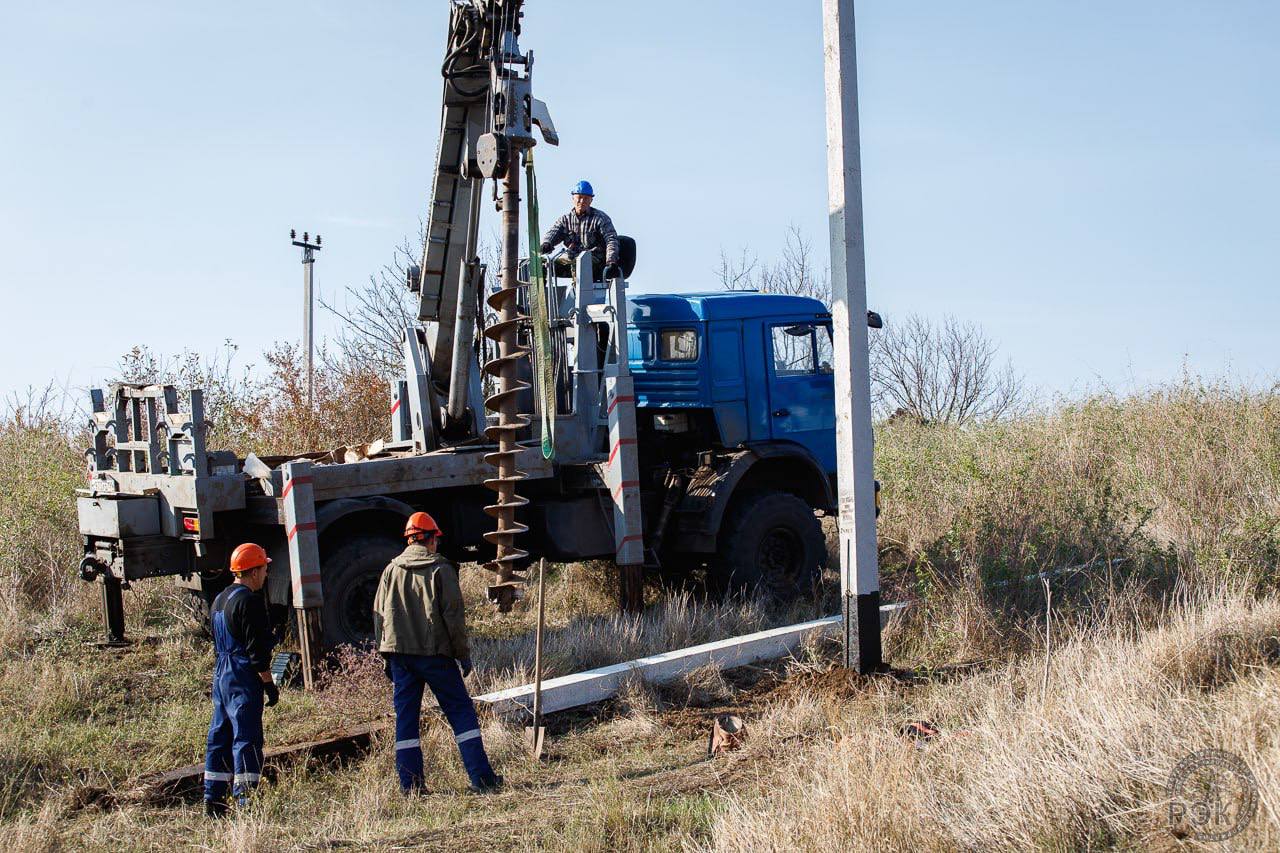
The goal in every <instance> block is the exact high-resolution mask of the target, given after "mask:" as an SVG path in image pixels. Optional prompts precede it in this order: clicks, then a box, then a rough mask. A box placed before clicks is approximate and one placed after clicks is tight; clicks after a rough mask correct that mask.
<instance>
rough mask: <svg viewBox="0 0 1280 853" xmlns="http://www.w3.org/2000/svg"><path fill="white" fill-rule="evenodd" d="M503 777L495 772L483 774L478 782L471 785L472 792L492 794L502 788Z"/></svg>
mask: <svg viewBox="0 0 1280 853" xmlns="http://www.w3.org/2000/svg"><path fill="white" fill-rule="evenodd" d="M502 782H503V779H502V777H501V776H499V775H498V774H497V773H493V774H490V775H489V776H485V777H484V778H482V779H481V780H480V781H479V782H477V783H475V784H474V785H472V786H471V793H473V794H494V793H497V792H498V791H499V790H501V788H502Z"/></svg>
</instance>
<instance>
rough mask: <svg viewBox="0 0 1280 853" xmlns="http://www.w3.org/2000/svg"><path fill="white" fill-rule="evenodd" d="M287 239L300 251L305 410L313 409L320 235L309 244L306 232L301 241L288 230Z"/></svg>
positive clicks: (303, 233)
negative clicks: (314, 309) (314, 303)
mask: <svg viewBox="0 0 1280 853" xmlns="http://www.w3.org/2000/svg"><path fill="white" fill-rule="evenodd" d="M289 239H291V240H293V245H295V246H297V247H298V248H300V249H302V347H303V349H304V350H306V353H307V408H308V409H311V408H313V402H314V400H315V392H316V379H315V369H314V364H313V362H312V358H313V353H314V352H315V321H314V318H313V317H312V312H311V307H312V301H313V300H312V295H313V293H314V291H313V290H312V285H313V283H314V278H313V273H312V268H313V267H314V266H315V263H316V252H318V251H320V235H319V234H317V235H316V241H315V242H314V243H312V242H311V237H310V236H309V235H308V234H307V232H306V231H303V232H302V239H301V240H299V239H298V232H297V231H295V230H293V229H290V230H289Z"/></svg>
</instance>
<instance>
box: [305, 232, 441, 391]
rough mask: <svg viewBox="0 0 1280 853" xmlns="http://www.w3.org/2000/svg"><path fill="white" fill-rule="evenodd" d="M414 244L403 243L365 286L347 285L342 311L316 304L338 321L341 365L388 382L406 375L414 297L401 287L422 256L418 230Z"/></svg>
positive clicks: (414, 314)
mask: <svg viewBox="0 0 1280 853" xmlns="http://www.w3.org/2000/svg"><path fill="white" fill-rule="evenodd" d="M418 238H419V239H418V241H417V243H416V244H415V243H411V242H410V240H409V238H408V237H406V238H405V239H404V242H403V243H401V244H400V245H399V246H397V247H396V249H395V251H394V252H393V254H392V258H391V262H390V263H388V264H386V265H384V266H383V267H382V269H380V270H378V272H376V273H374V274H373V275H371V276H369V281H368V282H367V283H365V284H363V285H347V287H346V288H345V289H344V293H345V299H344V305H343V307H342V308H338V307H336V306H335V305H334V304H332V303H330V302H327V301H325V300H323V299H321V300H320V305H321V307H323V308H324V309H325V310H326V311H328V312H329V313H330V314H332V315H333V316H335V317H337V318H338V319H339V320H340V321H341V323H340V325H339V328H338V335H337V339H336V341H335V342H334V343H335V344H336V345H337V347H338V350H339V352H340V353H341V358H342V361H343V362H344V363H345V364H347V365H349V366H352V367H355V368H358V369H362V370H369V371H373V372H375V373H377V374H378V375H380V376H383V377H384V378H388V379H389V378H391V377H392V376H395V375H398V374H399V373H400V372H401V371H402V370H403V369H404V356H403V350H402V349H401V342H402V341H403V340H404V330H405V327H406V326H408V325H409V324H410V323H412V322H416V320H417V315H418V306H417V297H416V296H415V294H413V293H411V292H410V291H409V289H408V288H407V287H406V286H405V282H406V281H407V280H408V274H409V267H410V266H411V265H413V264H415V263H417V260H418V256H419V254H420V253H421V248H422V241H423V240H424V239H425V232H424V231H423V230H422V228H421V227H419V229H418Z"/></svg>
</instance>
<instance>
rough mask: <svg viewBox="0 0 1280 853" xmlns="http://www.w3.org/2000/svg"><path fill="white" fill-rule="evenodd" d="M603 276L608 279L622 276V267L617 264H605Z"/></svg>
mask: <svg viewBox="0 0 1280 853" xmlns="http://www.w3.org/2000/svg"><path fill="white" fill-rule="evenodd" d="M604 277H605V278H606V279H608V280H612V279H615V278H622V267H620V266H618V265H617V264H605V265H604Z"/></svg>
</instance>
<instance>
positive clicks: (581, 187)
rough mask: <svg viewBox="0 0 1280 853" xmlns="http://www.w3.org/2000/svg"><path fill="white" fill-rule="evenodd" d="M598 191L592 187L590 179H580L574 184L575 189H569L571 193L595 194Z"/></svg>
mask: <svg viewBox="0 0 1280 853" xmlns="http://www.w3.org/2000/svg"><path fill="white" fill-rule="evenodd" d="M595 194H596V191H595V190H593V189H591V182H590V181H578V182H577V183H576V184H574V185H573V189H572V190H570V191H569V195H589V196H594V195H595Z"/></svg>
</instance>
